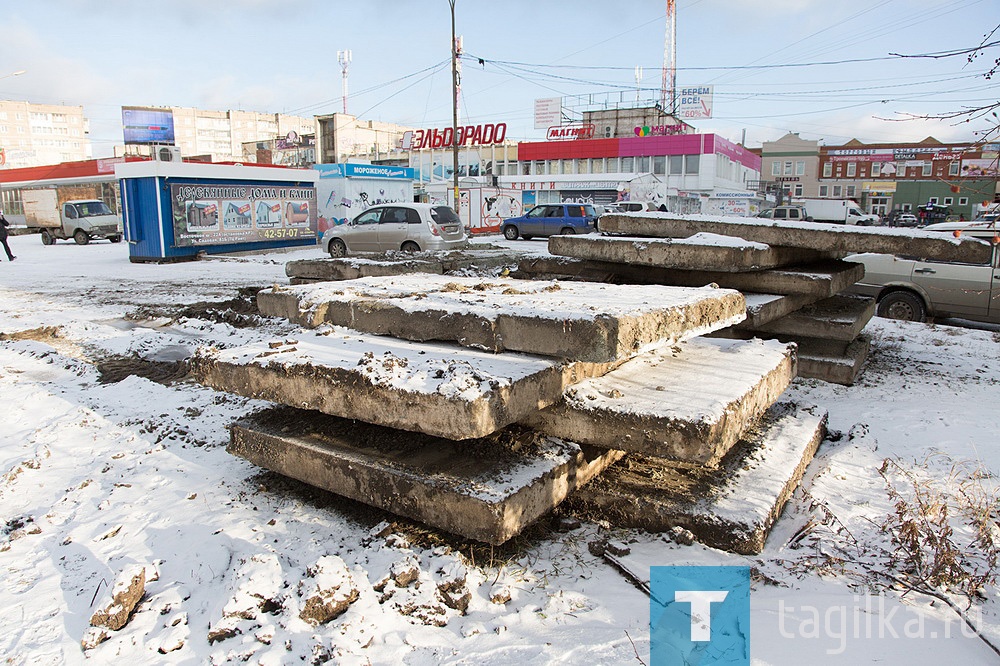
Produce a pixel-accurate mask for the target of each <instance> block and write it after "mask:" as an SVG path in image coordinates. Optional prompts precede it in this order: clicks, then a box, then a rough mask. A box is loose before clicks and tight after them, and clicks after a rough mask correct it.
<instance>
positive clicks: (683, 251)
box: [549, 233, 840, 273]
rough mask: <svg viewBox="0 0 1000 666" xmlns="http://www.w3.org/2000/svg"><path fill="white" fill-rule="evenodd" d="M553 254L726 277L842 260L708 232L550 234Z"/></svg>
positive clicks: (550, 248)
mask: <svg viewBox="0 0 1000 666" xmlns="http://www.w3.org/2000/svg"><path fill="white" fill-rule="evenodd" d="M549 252H550V253H551V254H554V255H560V256H565V257H576V258H578V259H589V260H592V261H606V262H612V263H621V264H633V265H639V266H656V267H660V268H673V269H679V270H705V271H719V272H723V273H737V272H744V271H759V270H764V269H768V268H776V267H779V266H791V265H795V264H802V263H809V262H813V261H818V260H820V259H839V258H840V256H830V253H820V252H816V251H815V250H811V249H807V248H795V247H772V246H770V245H766V244H764V243H756V242H751V241H745V240H743V239H741V238H735V237H733V236H722V235H719V234H708V233H697V234H694V235H693V236H690V237H688V238H676V239H675V238H662V239H660V238H657V239H650V238H621V237H610V236H550V237H549Z"/></svg>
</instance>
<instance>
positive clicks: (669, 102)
mask: <svg viewBox="0 0 1000 666" xmlns="http://www.w3.org/2000/svg"><path fill="white" fill-rule="evenodd" d="M660 105H661V106H662V107H663V109H664V110H665V111H667V112H668V113H669V114H670V115H672V116H676V115H677V6H676V4H675V2H674V0H667V28H666V34H665V35H664V37H663V82H662V84H661V86H660Z"/></svg>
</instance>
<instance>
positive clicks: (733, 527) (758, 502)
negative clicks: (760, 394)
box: [567, 403, 827, 555]
mask: <svg viewBox="0 0 1000 666" xmlns="http://www.w3.org/2000/svg"><path fill="white" fill-rule="evenodd" d="M826 421H827V414H826V411H825V410H822V409H820V408H817V407H800V406H796V405H794V404H790V403H778V404H776V405H774V406H773V407H772V408H771V409H770V410H768V412H767V414H766V415H765V417H764V419H763V420H762V421H761V423H760V425H759V426H758V427H757V428H755V429H754V430H753V431H752V432H750V433H747V435H746V437H745V438H744V439H743V440H742V441H740V442H739V443H738V444H737V445H736V446H734V447H733V448H732V449H731V450H730V452H729V454H728V455H727V456H726V457H725V458H724V459H723V460H722V462H721V463H720V465H719V467H717V468H708V467H691V466H685V465H680V464H673V463H669V462H666V461H663V460H658V459H655V458H644V457H641V456H635V455H629V456H628V457H627V458H625V459H624V460H622V461H620V462H618V463H617V464H615V465H612V466H611V467H609V468H608V469H607V470H605V472H604V473H603V474H601V476H599V477H597V478H595V479H594V480H593V481H591V482H590V483H589V484H588V485H587V486H585V487H584V488H581V489H580V490H579V491H577V493H576V494H574V496H573V497H572V498H570V501H569V502H568V503H567V504H568V505H569V506H570V507H571V508H572V509H573V510H575V511H579V512H581V513H583V514H585V515H592V516H595V517H599V518H600V519H602V520H606V521H608V522H610V523H611V524H612V525H616V526H622V527H638V528H643V529H647V530H650V531H653V532H666V531H669V530H670V529H671V528H673V527H675V526H680V527H683V528H686V529H688V530H690V531H691V532H693V533H694V535H695V538H697V539H698V540H699V541H700V542H701V543H703V544H705V545H707V546H711V547H713V548H719V549H722V550H727V551H732V552H736V553H742V554H746V555H753V554H756V553H759V552H760V551H761V550H763V548H764V543H765V541H766V540H767V535H768V533H769V532H770V530H771V528H772V527H773V525H774V523H775V522H776V521H777V519H778V517H779V516H780V515H781V510H782V508H783V507H784V505H785V503H786V502H787V501H788V498H789V497H791V495H792V492H793V491H794V490H795V488H796V487H797V486H798V484H799V482H800V481H801V479H802V476H803V475H804V474H805V470H806V467H807V466H808V464H809V461H810V460H812V457H813V456H814V455H815V453H816V450H817V448H818V447H819V445H820V443H821V442H822V440H823V438H824V437H825V434H826Z"/></svg>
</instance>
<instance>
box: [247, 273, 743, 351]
mask: <svg viewBox="0 0 1000 666" xmlns="http://www.w3.org/2000/svg"><path fill="white" fill-rule="evenodd" d="M257 305H258V308H259V309H260V311H261V313H263V314H265V315H270V316H281V317H286V318H288V319H290V320H291V321H293V322H296V323H299V324H301V325H303V326H318V325H320V324H323V323H330V324H334V325H338V326H347V327H349V328H353V329H355V330H359V331H364V332H366V333H374V334H376V335H391V336H394V337H397V338H403V339H406V340H418V341H422V340H449V341H455V342H457V343H458V344H460V345H462V346H466V347H476V348H479V349H486V350H488V351H493V352H500V351H505V350H506V351H521V352H526V353H531V354H541V355H544V356H556V357H560V358H571V359H575V360H580V361H587V362H593V363H606V362H611V361H616V360H623V359H625V358H628V357H629V356H631V355H633V354H635V353H637V352H639V351H641V350H642V349H643V348H644V347H647V346H649V345H652V344H658V343H660V342H661V341H662V342H672V341H680V340H685V339H688V338H691V337H694V336H696V335H701V334H703V333H707V332H709V331H713V330H716V329H719V328H724V327H727V326H731V325H733V324H735V323H738V322H740V321H742V320H743V319H744V317H745V311H746V304H745V301H744V299H743V295H742V294H740V293H739V292H738V291H733V290H726V289H719V288H715V287H699V288H687V287H664V286H653V285H650V286H644V287H641V288H639V287H635V286H625V285H609V284H582V283H575V282H570V283H566V282H549V281H526V280H512V279H508V278H491V279H482V278H460V277H446V276H436V275H404V276H399V277H394V278H366V279H362V280H350V281H345V282H338V283H331V284H314V285H295V286H290V287H274V288H271V289H265V290H262V291H261V292H259V293H258V295H257Z"/></svg>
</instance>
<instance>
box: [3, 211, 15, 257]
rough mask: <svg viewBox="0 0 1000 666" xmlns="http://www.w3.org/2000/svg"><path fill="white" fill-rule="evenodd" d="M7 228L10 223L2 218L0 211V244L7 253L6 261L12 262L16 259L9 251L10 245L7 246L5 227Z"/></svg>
mask: <svg viewBox="0 0 1000 666" xmlns="http://www.w3.org/2000/svg"><path fill="white" fill-rule="evenodd" d="M9 226H10V223H9V222H7V218H6V217H4V215H3V211H0V244H2V245H3V249H4V250H5V251H6V252H7V261H14V260H15V259H17V257H15V256H14V254H13V253H12V252H11V251H10V245H7V227H9Z"/></svg>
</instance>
